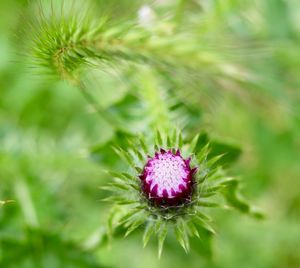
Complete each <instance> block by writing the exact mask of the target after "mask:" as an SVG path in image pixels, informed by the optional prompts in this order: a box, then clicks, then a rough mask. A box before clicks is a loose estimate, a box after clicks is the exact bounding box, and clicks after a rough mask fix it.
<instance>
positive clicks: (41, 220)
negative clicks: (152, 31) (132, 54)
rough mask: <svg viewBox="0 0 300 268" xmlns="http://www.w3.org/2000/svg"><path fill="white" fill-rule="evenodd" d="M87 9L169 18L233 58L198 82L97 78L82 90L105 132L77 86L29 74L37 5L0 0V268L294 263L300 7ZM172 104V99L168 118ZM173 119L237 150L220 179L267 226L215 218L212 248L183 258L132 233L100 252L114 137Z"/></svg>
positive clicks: (120, 5) (131, 72) (123, 75)
mask: <svg viewBox="0 0 300 268" xmlns="http://www.w3.org/2000/svg"><path fill="white" fill-rule="evenodd" d="M39 2H41V4H42V6H43V8H44V9H47V8H49V7H48V5H47V3H49V1H43V0H42V1H39ZM53 2H54V4H59V2H60V1H53ZM75 2H76V1H75ZM86 3H87V4H88V5H93V7H94V12H95V14H98V16H100V14H102V11H103V9H107V10H110V14H111V16H112V18H113V19H116V20H118V21H119V23H120V24H121V23H125V22H124V21H126V19H133V20H137V21H138V22H139V23H146V24H147V25H146V26H145V27H151V23H152V21H153V20H154V21H156V22H158V23H160V22H163V21H167V22H168V21H169V20H171V19H170V18H172V17H175V18H176V20H177V21H179V22H180V24H181V25H182V27H184V31H186V32H187V33H189V31H195V30H198V29H199V36H201V35H205V37H206V39H202V40H204V41H203V42H204V43H201V44H200V43H199V49H201V48H202V47H205V48H206V49H207V46H209V49H210V51H211V52H212V53H213V55H214V53H215V54H218V53H219V52H220V51H222V53H223V54H224V53H228V58H229V59H230V60H231V62H234V64H233V65H231V63H230V64H229V63H228V65H224V64H223V63H222V66H221V65H220V66H215V68H216V70H215V71H214V70H213V71H211V70H210V71H209V73H208V74H207V75H206V72H205V71H206V70H205V69H204V70H203V69H201V68H199V73H200V74H199V76H197V77H196V78H195V77H194V76H192V75H191V76H188V75H187V74H183V75H182V76H183V77H184V78H178V74H177V73H176V72H175V71H174V73H173V78H174V79H164V78H166V77H165V76H167V78H168V76H170V72H169V74H163V73H162V72H160V71H159V70H158V71H157V70H152V69H149V68H147V67H146V66H144V65H143V64H141V66H140V67H139V68H138V71H136V68H132V67H130V66H127V65H126V64H125V63H124V64H123V63H120V65H119V66H117V68H116V67H111V68H110V67H105V68H106V71H105V72H104V71H103V72H101V71H99V70H94V71H95V72H97V73H96V74H93V78H92V79H91V78H90V79H89V81H90V84H89V87H90V88H92V90H93V91H92V92H93V94H94V96H95V98H96V99H97V100H98V102H99V103H100V105H101V107H102V108H103V109H105V110H106V111H107V112H108V113H111V114H113V115H114V116H115V117H116V118H117V119H118V120H117V121H118V124H116V125H115V124H109V123H108V122H107V121H105V120H104V119H103V118H101V116H100V117H99V115H98V114H97V113H95V111H94V110H93V108H92V107H91V105H90V104H89V103H88V102H87V101H86V100H85V99H84V98H83V96H82V95H81V94H80V92H79V91H78V89H77V88H76V87H74V86H72V85H70V84H69V83H67V82H64V81H59V80H56V79H48V78H47V77H43V76H39V75H38V74H34V72H33V71H32V68H31V67H30V64H28V63H29V62H30V57H29V56H28V54H27V51H26V49H27V47H30V38H29V36H30V29H31V28H30V27H28V25H27V22H28V21H30V20H31V19H32V18H34V17H36V16H38V14H37V13H36V9H35V8H34V7H36V6H37V5H38V1H34V0H31V1H26V0H9V1H8V0H2V1H0V94H1V95H0V96H1V98H0V200H15V202H13V203H8V204H6V205H4V206H1V207H0V267H3V268H8V267H15V268H23V267H24V268H25V267H28V268H44V267H45V268H56V267H63V268H68V267H132V268H134V267H144V268H148V267H149V268H150V267H174V268H176V267H230V268H233V267H245V268H247V267H249V268H252V267H256V268H260V267H261V268H269V267H270V268H271V267H282V268H284V267H286V268H298V267H300V226H299V222H300V180H299V177H300V116H299V112H300V108H299V107H300V75H299V73H300V49H299V48H300V16H299V14H300V2H299V1H298V0H251V1H250V0H243V1H241V0H240V1H239V0H190V1H189V0H187V1H175V0H170V1H167V0H166V1H135V0H132V1H122V0H120V1H100V0H99V1H97V0H94V1H92V0H90V1H86ZM145 5H146V9H145ZM143 6H144V9H143V10H144V12H141V8H142V7H143ZM108 7H109V8H108ZM139 10H140V12H139ZM145 10H146V11H145ZM149 10H150V11H149ZM96 16H97V15H96ZM141 16H142V17H141ZM143 16H146V19H145V18H143ZM145 20H146V22H145ZM149 23H150V26H149V25H148V24H149ZM205 40H207V43H205ZM206 44H208V45H206ZM227 44H228V45H227ZM180 46H184V44H181V43H178V47H179V48H180ZM224 51H225V52H224ZM190 61H191V62H192V61H193V58H192V57H191V58H190ZM216 65H217V63H216ZM109 68H110V69H109ZM220 68H222V70H225V72H226V73H227V74H228V76H224V75H222V76H221V77H220V76H219V71H217V70H219V69H220ZM107 70H108V71H107ZM171 71H172V70H171ZM171 73H172V72H171ZM182 76H181V77H182ZM171 77H172V75H171ZM179 77H180V76H179ZM170 96H171V97H170ZM169 97H170V99H171V100H173V99H174V100H176V105H174V107H171V108H170V109H169V110H170V111H165V110H164V106H163V104H164V101H167V100H168V99H169ZM178 105H179V108H178ZM171 106H172V105H171ZM175 106H176V107H175ZM175 108H176V109H175ZM170 114H171V115H170ZM168 116H170V118H171V119H170V118H168ZM165 117H166V118H168V119H165ZM173 117H176V118H180V120H182V122H183V123H182V126H183V128H184V130H185V131H186V133H192V132H194V131H199V130H200V131H205V132H207V133H209V135H210V136H211V137H212V138H213V139H216V140H219V141H222V142H223V141H224V142H227V143H230V144H234V146H237V147H239V148H240V149H241V152H242V153H241V155H240V157H239V159H238V161H237V162H236V163H235V164H234V165H233V166H232V167H231V169H230V173H231V174H234V175H237V176H240V177H241V178H242V179H243V188H242V192H243V193H244V194H245V195H246V196H247V198H248V199H249V200H251V203H253V204H254V205H256V206H257V207H259V208H260V209H261V210H262V211H263V212H264V213H265V215H266V217H265V220H263V221H258V220H256V219H252V218H250V217H248V216H246V215H241V214H239V213H237V212H230V213H229V212H228V211H226V212H222V211H214V212H213V214H212V215H213V217H214V226H215V228H216V229H217V235H216V236H215V237H214V238H213V239H212V240H211V241H203V243H209V244H210V245H209V246H208V245H205V246H203V243H202V244H201V243H200V244H199V245H196V248H194V249H193V251H192V252H191V253H190V254H188V255H186V254H185V253H184V251H183V250H182V249H181V248H180V247H179V246H178V245H177V244H173V243H172V241H168V240H167V241H166V247H165V249H164V253H163V256H162V258H161V260H158V259H157V248H156V244H155V242H154V241H152V242H151V243H150V245H149V246H148V247H147V248H145V249H143V248H142V243H141V239H140V234H139V233H138V232H137V233H135V234H133V235H131V236H130V237H129V238H126V239H123V238H116V239H115V240H114V241H113V242H112V243H111V245H110V246H107V245H106V244H105V243H103V241H102V237H103V233H104V232H105V228H104V226H105V220H106V216H107V211H108V206H107V205H106V204H103V203H102V202H100V201H99V199H100V198H101V197H102V193H101V191H100V190H99V189H98V188H99V186H101V185H103V184H105V183H106V182H107V181H109V178H108V177H107V175H106V174H105V173H104V170H106V169H112V168H114V167H115V166H117V165H118V161H119V160H118V158H117V157H116V156H115V155H114V153H112V150H111V144H112V143H114V142H117V143H122V142H123V138H124V136H123V135H125V134H124V131H123V130H124V128H128V129H130V130H131V131H133V132H134V131H145V132H147V131H152V130H153V124H154V123H153V122H158V121H159V122H160V121H161V120H172V118H173ZM149 118H150V119H149ZM162 118H163V119H162ZM197 247H198V248H197Z"/></svg>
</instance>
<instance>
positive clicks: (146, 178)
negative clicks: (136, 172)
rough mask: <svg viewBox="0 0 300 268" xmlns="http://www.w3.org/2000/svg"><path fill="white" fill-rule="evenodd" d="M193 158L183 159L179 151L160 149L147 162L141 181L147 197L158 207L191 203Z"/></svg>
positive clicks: (193, 171)
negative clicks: (191, 164)
mask: <svg viewBox="0 0 300 268" xmlns="http://www.w3.org/2000/svg"><path fill="white" fill-rule="evenodd" d="M190 161H191V158H188V159H183V157H182V156H181V153H180V151H179V150H177V151H176V153H173V152H172V151H171V150H169V151H165V150H164V149H160V152H156V153H155V155H154V157H152V158H149V160H148V161H147V163H146V165H145V167H144V169H143V172H142V174H141V175H140V179H141V180H142V190H143V192H144V194H145V195H146V197H147V198H148V199H149V200H151V201H153V202H154V203H155V204H157V205H180V204H183V203H186V202H188V201H190V199H191V195H192V189H193V175H194V174H195V172H196V170H197V168H191V167H190Z"/></svg>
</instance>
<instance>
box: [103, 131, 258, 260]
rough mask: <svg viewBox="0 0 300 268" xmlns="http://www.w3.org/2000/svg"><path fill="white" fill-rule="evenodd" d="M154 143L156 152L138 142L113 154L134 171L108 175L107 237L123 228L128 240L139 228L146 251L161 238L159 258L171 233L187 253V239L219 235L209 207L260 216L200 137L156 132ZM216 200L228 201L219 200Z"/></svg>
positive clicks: (118, 149) (142, 139)
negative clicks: (152, 241) (110, 179)
mask: <svg viewBox="0 0 300 268" xmlns="http://www.w3.org/2000/svg"><path fill="white" fill-rule="evenodd" d="M155 140H156V141H155V143H154V146H153V145H152V146H151V145H150V146H149V145H147V143H146V142H145V139H144V138H140V139H139V140H138V141H134V142H130V145H129V147H128V148H127V151H125V150H123V149H122V148H115V150H116V152H117V153H118V154H119V155H120V157H122V158H123V159H124V160H125V161H126V162H127V163H128V164H129V166H130V168H131V171H130V172H128V173H127V172H120V173H119V172H109V173H110V175H112V176H113V182H112V183H110V184H109V185H107V186H105V187H103V188H104V189H106V190H109V191H111V192H112V194H111V195H110V196H109V197H108V198H106V199H105V200H106V201H109V202H112V203H113V208H112V210H111V213H110V215H109V219H108V235H109V237H110V236H111V235H112V234H113V231H114V230H115V229H116V228H117V227H120V226H123V227H124V228H125V236H127V235H129V234H130V233H131V232H133V231H134V230H136V229H138V228H140V227H141V228H143V229H144V230H145V231H144V235H143V244H144V246H146V245H147V243H148V241H149V239H150V237H151V236H152V235H156V236H157V237H158V253H159V256H160V255H161V253H162V249H163V244H164V240H165V238H166V236H167V234H168V232H169V231H173V232H174V233H175V236H176V238H177V240H178V242H179V243H180V245H181V246H182V247H183V248H184V250H185V251H186V252H188V251H189V247H190V246H189V238H191V237H199V233H200V232H201V233H203V231H204V232H206V233H208V234H209V235H212V234H214V233H215V231H214V229H213V228H212V226H211V221H212V220H211V219H210V217H209V216H208V215H206V213H205V211H204V208H205V207H220V208H225V209H228V208H235V209H237V210H239V211H240V212H244V213H248V214H251V215H253V216H261V214H259V213H257V212H255V211H254V210H253V209H252V208H251V207H250V206H249V205H248V204H247V203H246V202H245V201H244V200H242V199H241V198H240V197H239V196H238V194H237V190H238V186H239V181H238V180H237V179H236V178H232V177H227V176H226V174H225V171H224V169H223V168H222V166H221V165H220V164H219V160H220V159H221V158H222V156H219V155H217V156H214V157H212V156H211V155H210V147H209V145H208V144H206V145H202V144H201V142H200V141H199V135H196V136H195V138H194V139H192V140H191V141H187V142H183V139H182V135H181V133H178V132H177V131H175V132H174V133H173V134H172V135H167V136H166V137H164V138H163V137H162V134H161V133H160V132H158V133H157V134H156V139H155ZM150 144H151V143H150ZM152 144H153V143H152ZM218 196H223V197H224V201H222V200H220V198H218V199H216V197H218ZM216 201H217V202H216Z"/></svg>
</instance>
